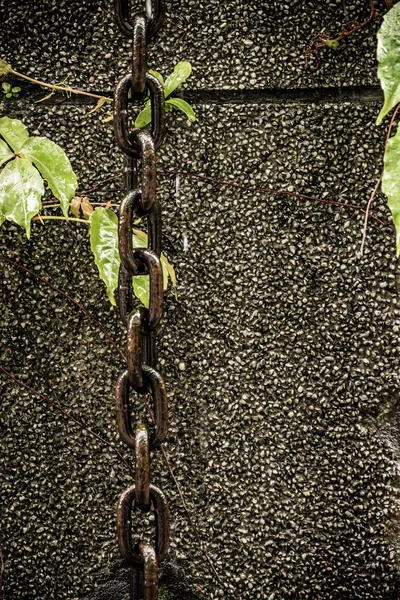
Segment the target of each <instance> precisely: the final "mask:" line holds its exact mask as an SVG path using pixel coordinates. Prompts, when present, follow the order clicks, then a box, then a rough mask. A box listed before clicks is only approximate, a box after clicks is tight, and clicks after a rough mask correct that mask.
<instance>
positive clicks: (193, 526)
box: [161, 446, 236, 598]
mask: <svg viewBox="0 0 400 600" xmlns="http://www.w3.org/2000/svg"><path fill="white" fill-rule="evenodd" d="M161 452H162V455H163V457H164V462H165V464H166V466H167V469H168V472H169V474H170V476H171V479H172V481H173V482H174V484H175V487H176V489H177V491H178V494H179V497H180V499H181V502H182V505H183V508H184V510H185V513H186V516H187V519H188V521H189V525H190V526H191V528H192V530H193V532H194V534H195V536H196V539H197V542H198V544H199V546H200V550H201V552H202V554H203V556H204V558H205V559H206V560H207V562H208V564H209V565H210V568H211V570H212V572H213V573H214V575H215V577H216V578H217V580H218V582H219V584H220V585H221V586H222V587H223V589H224V590H225V591H226V592H227V593H228V594H229V596H230V597H232V598H233V595H232V594H231V592H230V590H229V589H228V588H227V587H226V584H225V583H224V582H223V581H222V579H221V577H220V575H219V573H218V571H217V570H216V568H215V566H214V565H213V563H212V560H211V558H210V556H209V554H208V552H207V550H206V548H205V546H204V542H203V540H202V539H201V536H200V533H199V530H198V529H197V525H196V524H195V522H194V521H193V519H192V516H191V514H190V511H189V508H188V505H187V503H186V500H185V497H184V495H183V492H182V488H181V486H180V483H179V482H178V480H177V479H176V477H175V473H174V471H173V469H172V466H171V463H170V462H169V459H168V455H167V453H166V450H165V448H164V447H163V446H161ZM235 598H236V596H235Z"/></svg>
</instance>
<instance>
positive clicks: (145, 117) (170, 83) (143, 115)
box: [135, 60, 196, 128]
mask: <svg viewBox="0 0 400 600" xmlns="http://www.w3.org/2000/svg"><path fill="white" fill-rule="evenodd" d="M149 72H150V74H151V75H153V76H154V77H156V78H157V79H158V81H159V82H160V83H161V85H162V86H163V89H164V98H165V110H166V111H167V112H168V111H169V110H170V109H171V108H175V109H177V110H180V111H182V112H183V113H185V115H186V116H187V118H188V119H189V121H195V120H196V116H195V114H194V110H193V108H192V107H191V106H190V104H188V102H186V101H185V100H182V98H171V97H170V96H171V94H172V92H174V91H175V90H176V89H177V88H178V87H179V86H180V85H181V84H182V83H183V82H184V81H186V79H188V77H190V75H191V73H192V66H191V64H190V62H188V61H187V60H182V61H181V62H179V63H178V64H177V65H175V68H174V70H173V72H172V73H171V74H170V75H168V77H167V78H166V80H165V81H164V78H163V76H162V75H161V74H160V73H158V71H153V70H150V71H149ZM150 122H151V105H150V100H147V102H146V104H145V106H144V109H143V110H142V111H141V112H140V113H139V114H138V116H137V118H136V121H135V127H138V128H142V127H146V125H148V124H149V123H150Z"/></svg>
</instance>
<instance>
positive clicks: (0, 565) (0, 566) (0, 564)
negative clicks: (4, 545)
mask: <svg viewBox="0 0 400 600" xmlns="http://www.w3.org/2000/svg"><path fill="white" fill-rule="evenodd" d="M5 568H6V565H5V561H4V556H3V550H2V549H1V548H0V600H3V598H4V590H3V575H4V571H5Z"/></svg>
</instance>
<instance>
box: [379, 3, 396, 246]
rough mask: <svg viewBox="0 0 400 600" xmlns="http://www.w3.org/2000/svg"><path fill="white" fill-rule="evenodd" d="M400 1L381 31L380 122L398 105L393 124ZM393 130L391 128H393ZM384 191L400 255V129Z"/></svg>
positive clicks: (391, 143)
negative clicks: (381, 104)
mask: <svg viewBox="0 0 400 600" xmlns="http://www.w3.org/2000/svg"><path fill="white" fill-rule="evenodd" d="M399 31H400V4H395V5H394V6H393V8H392V9H391V10H389V12H388V13H387V14H386V16H385V18H384V21H383V24H382V27H381V29H380V30H379V32H378V53H377V55H378V63H379V66H378V76H379V80H380V82H381V87H382V90H383V93H384V104H383V107H382V109H381V111H380V113H379V115H378V118H377V121H376V124H377V125H379V124H380V123H381V122H382V120H383V119H384V118H385V117H386V115H387V114H388V113H389V112H390V111H391V110H392V109H393V108H395V107H396V108H395V112H394V114H393V118H392V121H391V124H392V123H393V119H394V117H395V115H396V113H397V110H398V108H399V102H400V45H399V41H398V36H399ZM390 129H391V127H390ZM382 190H383V192H384V193H385V194H386V196H387V198H388V206H389V208H390V210H391V213H392V217H393V222H394V226H395V228H396V254H397V256H399V254H400V128H397V131H396V134H395V135H394V136H393V137H391V138H389V139H387V143H386V148H385V156H384V167H383V174H382Z"/></svg>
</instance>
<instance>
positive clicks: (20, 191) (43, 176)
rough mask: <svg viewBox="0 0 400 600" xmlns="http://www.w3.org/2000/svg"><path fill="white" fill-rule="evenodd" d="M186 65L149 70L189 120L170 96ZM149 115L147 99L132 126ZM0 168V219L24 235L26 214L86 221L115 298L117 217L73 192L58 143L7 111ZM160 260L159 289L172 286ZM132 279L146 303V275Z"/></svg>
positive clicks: (7, 69)
mask: <svg viewBox="0 0 400 600" xmlns="http://www.w3.org/2000/svg"><path fill="white" fill-rule="evenodd" d="M191 70H192V69H191V65H190V63H189V62H188V61H181V62H179V63H178V64H177V65H176V66H175V68H174V70H173V72H172V73H171V74H170V75H169V76H168V77H167V78H166V79H165V81H164V78H163V77H162V75H161V74H160V73H158V72H157V71H151V73H152V74H153V75H154V76H155V77H157V79H158V80H159V81H160V83H161V84H162V86H163V89H164V96H165V99H166V110H170V109H171V108H175V109H177V110H180V111H182V112H184V113H185V114H186V116H187V117H188V119H189V120H190V121H195V119H196V117H195V114H194V111H193V109H192V108H191V106H190V105H189V104H188V103H187V102H185V101H184V100H182V99H181V98H172V97H171V94H172V92H174V91H175V90H176V89H177V88H178V87H179V86H180V85H181V84H182V83H183V82H184V81H185V80H186V79H187V78H188V77H189V76H190V74H191ZM10 73H11V74H16V75H18V76H19V77H21V76H22V75H21V74H20V73H18V72H16V71H14V70H13V69H12V67H11V65H9V64H8V63H7V62H6V61H4V60H0V75H1V74H3V75H8V74H10ZM22 77H24V76H22ZM25 78H26V79H28V80H29V81H32V82H34V83H37V84H39V85H45V87H50V88H51V90H52V91H51V94H53V93H55V91H64V92H67V93H75V94H79V93H83V94H85V95H88V94H89V93H86V92H81V91H80V90H74V89H73V88H65V87H62V86H59V85H52V84H45V83H44V82H40V81H39V80H35V79H32V78H30V77H25ZM2 89H3V92H4V93H5V94H6V97H7V98H12V97H16V96H18V94H19V92H20V91H21V89H20V88H19V87H14V86H12V85H11V84H10V83H8V82H3V83H2ZM89 95H90V94H89ZM95 97H97V98H98V102H97V105H96V107H95V109H99V108H101V107H102V106H103V105H104V104H105V103H106V101H110V99H108V98H106V97H104V96H97V95H96V96H95ZM46 98H47V97H46ZM106 120H109V119H106ZM150 121H151V109H150V103H149V101H148V102H146V103H145V106H144V108H143V110H142V111H141V112H140V113H139V115H138V117H137V118H136V121H135V127H138V128H141V127H145V126H146V125H148V124H149V123H150ZM0 168H1V170H0V225H1V224H2V223H4V221H13V222H14V223H17V224H18V225H20V226H21V227H23V228H24V229H25V231H26V235H27V237H28V238H29V237H30V231H31V222H32V220H39V221H44V220H45V219H57V220H65V221H74V222H79V223H86V224H87V225H88V226H89V227H88V232H89V237H90V247H91V249H92V252H93V255H94V260H95V263H96V265H97V268H98V270H99V275H100V278H101V279H102V280H103V282H104V283H105V286H106V290H107V296H108V298H109V300H110V302H111V303H112V304H115V298H114V292H115V290H116V288H117V287H118V270H119V265H120V258H119V252H118V220H117V216H116V214H115V213H114V212H113V210H111V208H110V203H105V206H97V207H96V208H94V207H93V206H92V204H91V202H90V199H89V198H87V197H80V196H78V195H76V190H77V178H76V175H75V173H74V171H73V169H72V166H71V163H70V161H69V159H68V157H67V155H66V154H65V152H64V151H63V150H62V148H60V146H58V145H57V144H55V143H54V142H53V141H51V140H49V139H48V138H46V137H30V136H29V133H28V129H27V128H26V126H25V125H24V123H22V121H19V120H17V119H11V118H9V117H7V116H5V117H2V118H1V119H0ZM43 180H45V181H46V182H47V184H48V188H49V190H50V191H51V192H52V194H53V196H54V198H55V199H56V200H58V201H59V203H56V204H54V205H52V207H53V208H57V207H59V208H60V209H61V212H62V216H61V215H56V216H54V215H53V216H48V215H43V214H42V213H41V211H42V208H43V206H42V197H43V196H44V194H45V186H44V181H43ZM132 239H133V247H135V248H140V247H146V246H147V234H146V233H144V232H143V231H141V230H140V229H133V231H132ZM161 264H162V268H163V275H164V289H167V287H168V282H169V280H171V283H172V286H173V288H174V289H175V288H176V277H175V272H174V269H173V267H172V265H171V264H170V263H169V261H168V260H167V258H166V256H165V255H164V254H162V255H161ZM132 285H133V291H134V293H135V295H136V296H137V297H138V298H139V300H140V301H141V302H142V303H143V304H144V305H145V306H148V302H149V277H148V275H138V276H135V277H133V278H132Z"/></svg>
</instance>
